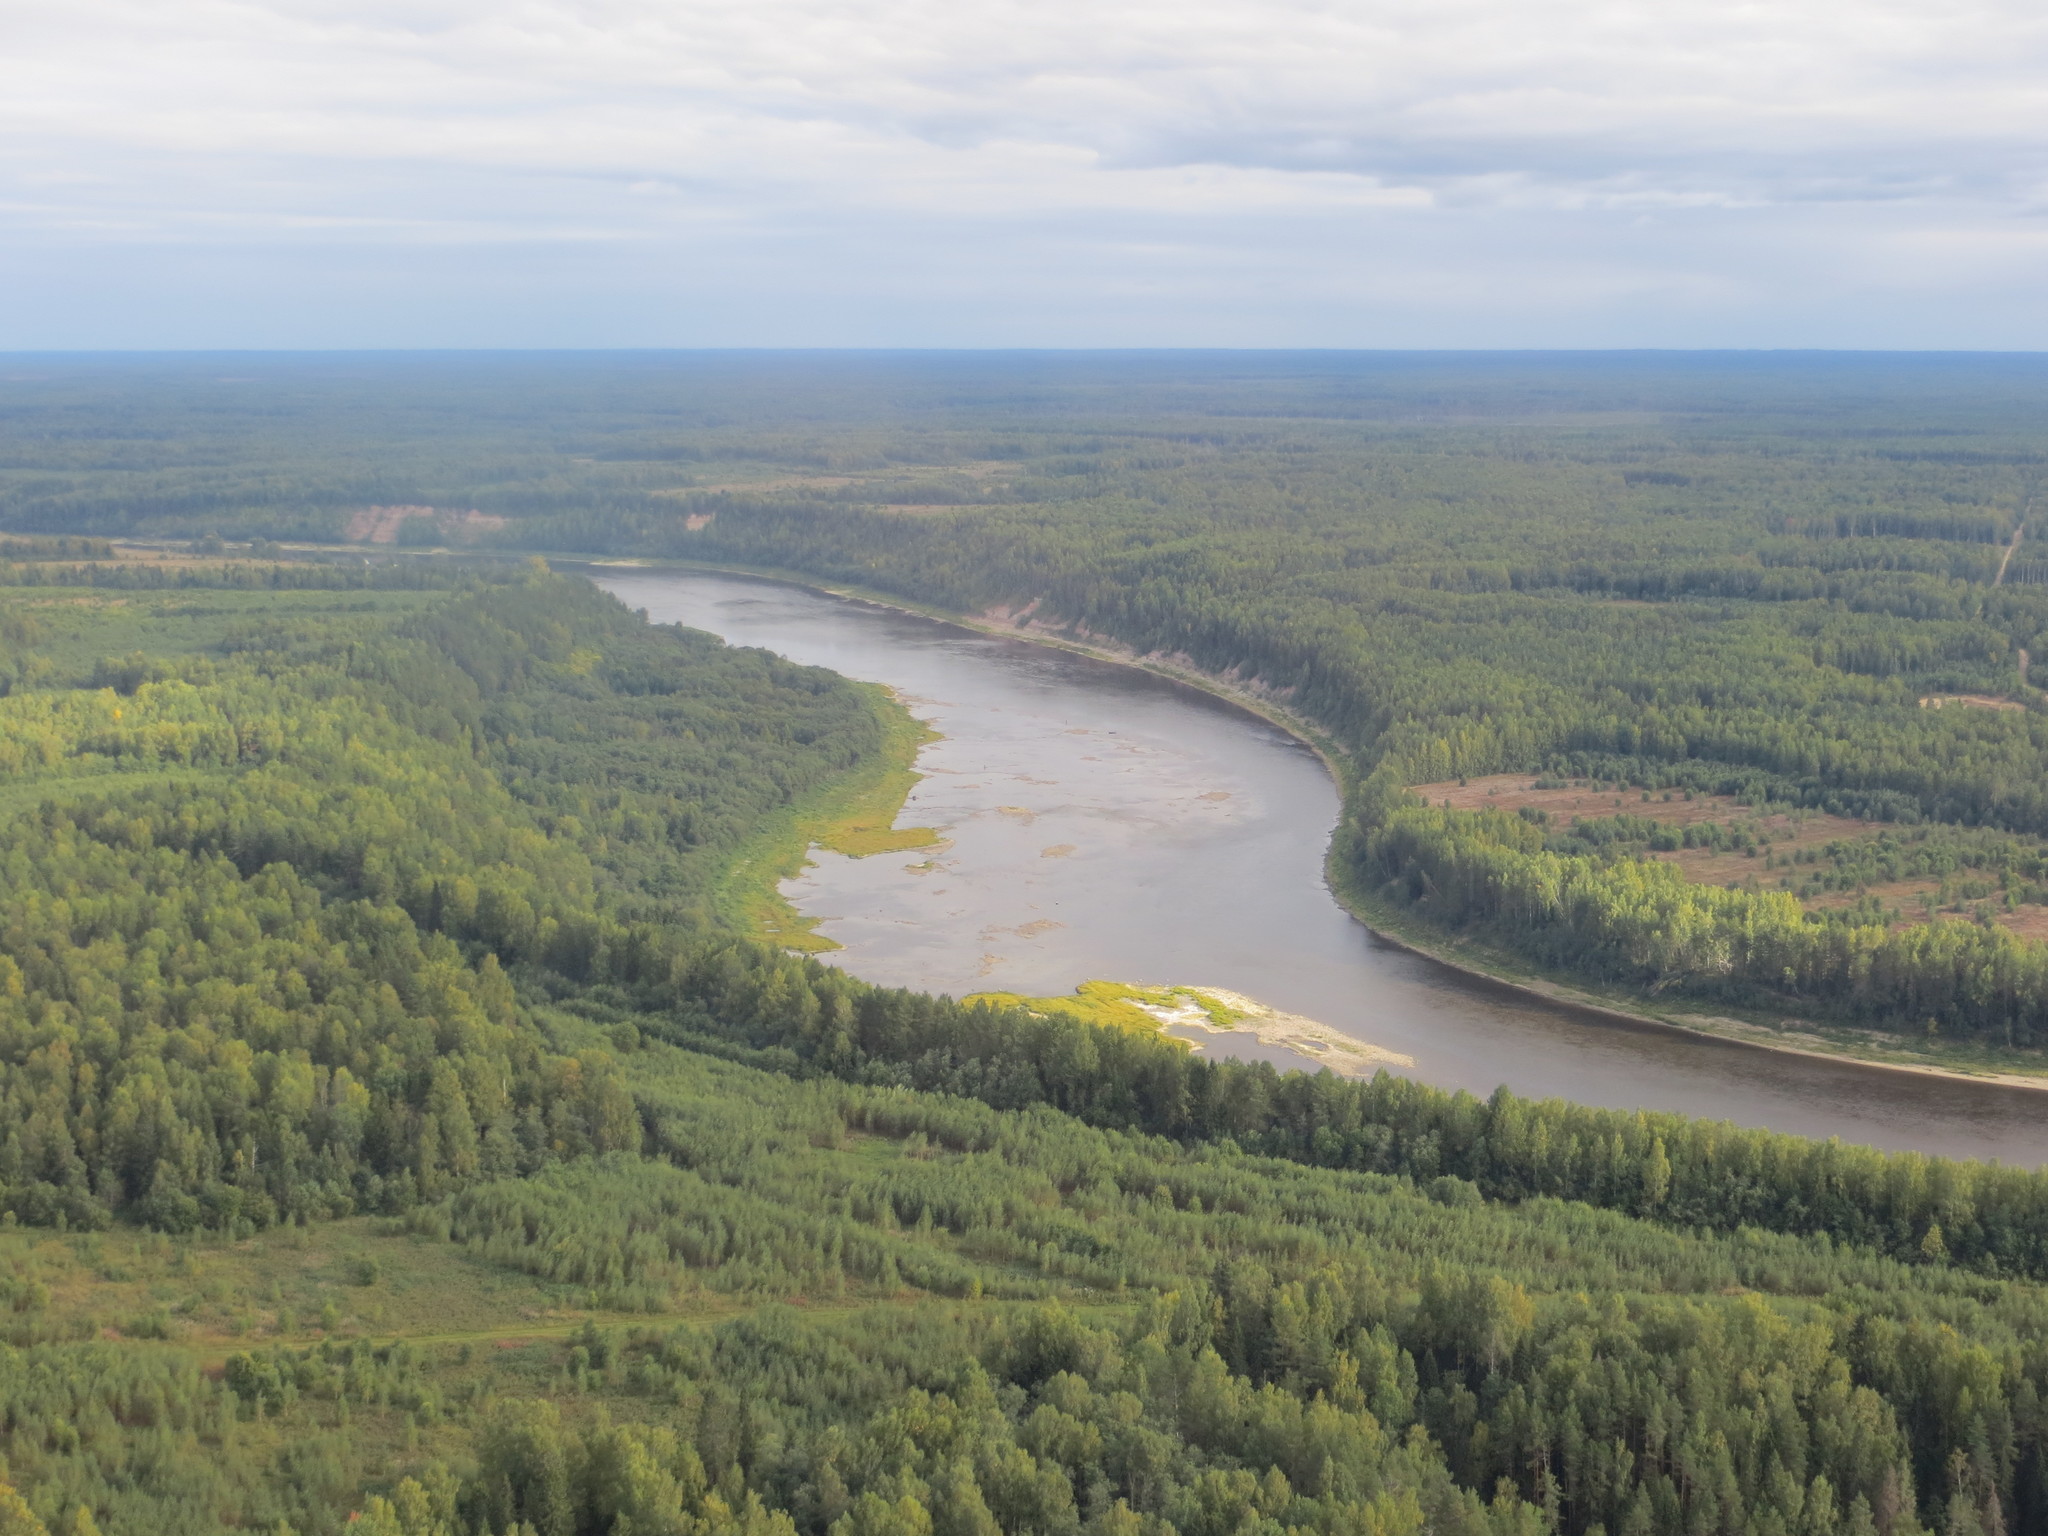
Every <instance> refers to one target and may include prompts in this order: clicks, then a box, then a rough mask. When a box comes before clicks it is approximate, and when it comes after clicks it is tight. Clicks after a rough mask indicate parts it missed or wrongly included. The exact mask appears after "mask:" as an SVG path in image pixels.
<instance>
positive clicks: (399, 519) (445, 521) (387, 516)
mask: <svg viewBox="0 0 2048 1536" xmlns="http://www.w3.org/2000/svg"><path fill="white" fill-rule="evenodd" d="M415 517H430V518H432V519H434V522H435V524H436V530H435V531H436V532H438V533H439V534H440V536H441V537H442V538H443V539H446V540H449V541H451V542H459V541H461V540H462V539H465V538H474V537H476V536H477V535H479V534H484V533H495V532H496V531H497V530H499V529H500V528H503V527H504V526H505V519H504V518H502V517H498V516H495V515H494V514H492V513H489V512H479V511H478V510H477V509H476V508H475V507H471V508H469V509H468V510H466V511H457V510H455V509H453V508H447V507H364V508H362V509H361V510H360V511H357V512H352V513H350V514H349V519H348V522H347V523H346V524H344V525H343V528H342V537H343V538H344V539H346V540H347V541H348V542H349V543H351V544H396V543H397V542H398V530H399V529H400V528H402V527H404V526H405V524H406V523H407V522H408V521H410V520H411V519H413V518H415Z"/></svg>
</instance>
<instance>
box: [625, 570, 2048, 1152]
mask: <svg viewBox="0 0 2048 1536" xmlns="http://www.w3.org/2000/svg"><path fill="white" fill-rule="evenodd" d="M593 574H596V575H597V576H598V578H599V580H600V584H601V585H603V586H604V587H606V588H607V589H609V590H611V591H612V592H615V593H617V594H618V596H619V597H620V598H621V599H622V600H624V601H625V602H626V603H627V604H628V605H630V606H632V607H635V608H644V609H646V610H647V612H648V614H649V616H650V617H651V618H653V619H654V620H656V621H657V622H662V623H681V624H687V625H690V626H691V627H693V628H697V629H704V630H709V631H710V632H711V633H713V634H716V635H721V636H723V637H724V638H725V639H727V640H728V641H730V642H732V643H733V644H735V645H752V646H762V647H765V648H766V649H768V650H771V651H775V652H777V653H779V654H781V655H784V656H788V657H790V658H792V659H794V660H796V661H800V662H807V663H811V664H814V665H817V666H822V667H829V668H831V669H832V670H833V671H835V672H840V673H843V674H845V675H846V676H848V677H856V678H862V679H865V680H868V681H871V682H877V683H882V684H886V685H887V686H889V687H890V688H892V689H894V690H896V692H897V694H898V695H899V697H901V698H902V699H903V701H904V702H905V703H906V704H907V705H908V706H909V707H910V709H911V710H912V712H913V713H915V714H916V715H918V716H919V717H920V718H922V719H924V720H926V721H928V722H929V723H930V724H931V726H932V728H933V729H934V730H936V731H938V732H939V733H940V739H939V740H937V741H935V742H933V743H931V744H930V745H929V746H927V747H926V748H925V749H924V751H923V752H922V753H921V754H920V756H919V758H918V764H917V766H918V769H919V771H920V772H922V773H923V774H924V775H926V777H925V778H924V779H923V781H922V782H920V783H919V784H918V786H917V787H916V788H915V789H914V790H913V791H912V792H911V796H910V800H909V802H908V804H907V805H906V806H905V807H904V812H903V815H902V817H901V818H900V819H899V822H898V824H899V825H901V826H929V827H934V828H937V829H939V830H940V831H941V832H942V833H943V834H944V837H945V839H946V841H945V843H944V844H942V845H941V846H939V847H937V848H934V849H931V850H923V851H919V852H916V853H910V854H894V855H877V856H875V857H871V858H866V859H849V858H845V857H843V856H841V855H838V854H834V853H829V852H824V851H821V850H819V851H814V852H813V854H812V859H813V861H814V862H813V864H812V866H811V867H810V868H808V869H806V870H805V871H804V872H803V873H802V874H801V875H800V876H798V877H796V878H795V879H793V880H791V881H789V882H788V883H787V884H786V885H785V886H784V891H785V893H786V894H787V895H788V896H789V898H790V900H791V901H792V902H793V903H794V904H795V905H796V906H797V907H798V909H799V910H801V911H802V912H804V913H805V914H806V915H809V916H814V917H818V918H820V919H821V922H820V924H819V928H818V931H819V932H821V933H823V934H824V935H826V936H827V937H829V938H831V939H834V940H836V941H837V942H838V943H839V944H841V945H843V946H844V948H843V949H841V950H839V951H837V952H835V953H833V954H831V955H830V956H828V957H827V958H828V959H830V960H831V962H832V963H834V964H837V965H842V966H844V967H845V968H846V969H848V970H849V971H852V972H853V973H854V974H856V975H858V976H862V977H865V978H866V979H868V980H870V981H875V982H880V983H883V984H886V985H890V986H902V987H915V988H918V989H920V990H925V991H932V992H946V993H951V994H953V995H955V996H959V995H961V994H963V993H968V992H975V991H986V990H1000V991H1008V992H1021V993H1026V994H1030V995H1035V996H1046V995H1052V994H1056V993H1063V992H1068V991H1071V990H1072V989H1073V988H1074V987H1075V986H1077V985H1078V984H1079V983H1081V982H1083V981H1086V980H1089V979H1092V978H1105V979H1111V980H1117V981H1130V982H1154V983H1180V984H1189V985H1198V986H1212V987H1222V988H1228V989H1229V990H1231V991H1234V992H1241V993H1244V994H1247V995H1249V996H1251V997H1254V998H1256V999H1258V1000H1259V1001H1261V1002H1263V1003H1266V1004H1269V1005H1271V1006H1273V1007H1275V1008H1279V1009H1283V1010H1286V1011H1288V1012H1291V1013H1298V1014H1303V1015H1306V1016H1307V1017H1309V1018H1313V1019H1318V1020H1321V1021H1322V1022H1324V1023H1326V1024H1329V1025H1331V1026H1333V1027H1334V1028H1336V1029H1339V1030H1341V1031H1343V1032H1344V1033H1345V1034H1347V1035H1350V1036H1352V1037H1354V1038H1356V1039H1359V1040H1363V1041H1367V1042H1370V1043H1371V1044H1373V1045H1376V1046H1380V1047H1382V1048H1384V1049H1387V1050H1390V1051H1395V1052H1399V1053H1402V1054H1404V1055H1407V1056H1410V1057H1412V1058H1413V1059H1414V1062H1415V1066H1414V1068H1413V1072H1414V1075H1416V1076H1418V1077H1420V1078H1423V1079H1425V1080H1426V1081H1428V1082H1431V1083H1436V1084H1439V1085H1441V1086H1444V1087H1448V1088H1467V1089H1470V1090H1471V1091H1472V1092H1474V1093H1477V1094H1480V1095H1485V1094H1488V1093H1491V1092H1492V1091H1493V1089H1494V1088H1495V1087H1496V1086H1498V1085H1499V1084H1501V1083H1506V1084H1507V1085H1508V1086H1509V1087H1510V1088H1512V1089H1513V1090H1514V1091H1515V1092H1516V1093H1520V1094H1526V1095H1530V1096H1545V1095H1553V1094H1554V1095H1559V1096H1562V1097H1566V1098H1571V1099H1576V1100H1578V1101H1580V1102H1582V1103H1591V1104H1602V1105H1609V1106H1612V1107H1615V1108H1621V1109H1635V1108H1649V1109H1668V1110H1679V1111H1682V1112H1684V1113H1687V1114H1693V1115H1704V1116H1708V1117H1711V1118H1716V1119H1728V1120H1733V1121H1736V1122H1737V1123H1739V1124H1743V1125H1755V1126H1768V1127H1770V1128H1771V1129H1773V1130H1780V1131H1791V1132H1796V1133H1798V1134H1800V1135H1806V1136H1839V1137H1841V1138H1842V1139H1843V1140H1844V1141H1852V1142H1863V1143H1867V1144H1869V1145H1873V1146H1879V1147H1887V1148H1895V1149H1903V1148H1915V1149H1918V1150H1920V1151H1924V1152H1930V1153H1942V1154H1946V1155H1949V1156H1956V1157H1997V1158H2000V1159H2003V1160H2004V1161H2007V1162H2012V1163H2023V1164H2027V1165H2038V1164H2041V1163H2044V1162H2048V1094H2042V1093H2039V1092H2034V1091H2029V1090H2026V1089H2014V1088H2001V1087H1998V1086H1995V1085H1989V1084H1973V1083H1966V1082H1958V1081H1953V1080H1945V1079H1940V1078H1933V1077H1926V1076H1915V1075H1907V1074H1902V1073H1895V1072H1885V1071H1881V1070H1877V1069H1873V1068H1868V1067H1859V1066H1856V1065H1854V1064H1851V1063H1835V1062H1830V1061H1824V1060H1817V1059H1812V1058H1806V1057H1800V1056H1792V1055H1786V1054H1783V1053H1777V1052H1767V1051H1762V1050H1758V1049H1755V1048H1753V1047H1747V1046H1743V1045H1739V1044H1736V1043H1733V1042H1724V1041H1717V1040H1712V1039H1706V1038H1699V1037H1693V1036H1683V1035H1677V1034H1674V1033H1671V1032H1669V1031H1665V1030H1658V1029H1651V1028H1638V1027H1631V1026H1629V1025H1626V1024H1619V1023H1612V1022H1608V1021H1605V1020H1601V1019H1597V1018H1595V1017H1592V1016H1590V1015H1586V1014H1582V1013H1577V1012H1574V1011H1573V1010H1570V1009H1568V1008H1564V1007H1555V1006H1550V1005H1546V1004H1543V1003H1541V1002H1538V1001H1535V1000H1533V999H1529V998H1526V997H1523V996H1521V995H1519V994H1517V993H1514V992H1511V991H1509V990H1507V989H1505V988H1501V987H1496V986H1492V985H1489V984H1487V983H1486V982H1484V981H1480V980H1477V979H1475V978H1471V977H1467V976H1465V975H1463V974H1461V973H1459V972H1457V971H1454V970H1452V969H1450V968H1449V967H1446V966H1443V965H1439V964H1437V963H1436V962H1434V961H1431V960H1427V959H1424V958H1422V957H1419V956H1416V955H1413V954H1410V953H1408V952H1407V951H1405V950H1402V949H1400V948H1398V947H1397V946H1394V945H1391V944H1388V943H1385V942H1383V941H1381V940H1379V939H1377V938H1375V937H1374V936H1373V935H1372V934H1371V933H1370V932H1369V931H1368V930H1367V929H1366V928H1364V927H1363V926H1362V925H1360V924H1359V923H1358V922H1357V921H1356V920H1354V919H1353V918H1352V917H1350V916H1349V915H1348V914H1347V913H1346V912H1345V911H1344V910H1343V909H1342V908H1341V907H1339V906H1338V905H1337V903H1336V901H1335V900H1334V898H1332V896H1331V895H1330V892H1329V890H1328V889H1327V887H1326V886H1325V884H1324V880H1323V872H1322V867H1323V853H1324V849H1325V847H1326V845H1327V843H1328V841H1329V835H1330V830H1331V828H1332V827H1333V825H1334V824H1335V821H1336V817H1337V812H1338V799H1337V792H1336V788H1335V786H1334V785H1332V783H1331V782H1330V779H1329V776H1328V774H1327V773H1326V772H1325V771H1324V769H1323V766H1322V764H1321V763H1320V762H1319V761H1318V760H1317V759H1316V757H1315V755H1314V754H1313V753H1312V752H1310V751H1309V750H1308V749H1307V748H1305V747H1304V746H1302V745H1301V744H1300V743H1299V742H1297V741H1295V740H1294V739H1293V738H1292V737H1290V736H1288V735H1286V734H1285V733H1283V732H1281V731H1279V730H1277V729H1276V728H1274V727H1273V726H1271V725H1269V724H1267V723H1266V722H1265V721H1263V720H1260V719H1258V718H1257V717H1255V716H1253V715H1250V714H1248V713H1246V712H1245V711H1242V710H1240V709H1237V708H1236V707H1234V706H1232V705H1230V704H1228V703H1226V702H1224V701H1222V700H1219V699H1216V698H1213V697H1211V696H1210V695H1208V694H1205V693H1202V692H1200V691H1199V690H1197V689H1194V688H1190V687H1187V686H1185V685H1182V684H1179V683H1175V682H1173V681H1171V680H1169V679H1166V678H1161V677H1157V676H1154V675H1152V674H1150V673H1147V672H1143V671H1139V670H1136V669H1133V668H1129V667H1120V666H1116V665H1114V664H1112V663H1109V662H1105V661H1098V660H1095V659H1093V658H1090V657H1086V656H1080V655H1075V654H1073V653H1071V652H1066V651H1060V650H1055V649H1052V648H1049V647H1046V646H1040V645H1033V644H1031V643H1029V642H1027V641H1023V640H1013V639H1008V638H1003V637H997V636H990V635H984V634H980V633H978V632H975V631H972V630H965V629H961V628H959V627H957V626H953V625H949V624H943V623H940V622H937V621H935V620H930V619H924V618H919V617H915V616H913V615H909V614H904V613H900V612H897V611H895V610H892V609H886V608H879V607H875V606H873V605H870V604H865V603H859V602H854V601H850V600H847V599H841V598H835V597H828V596H824V595H822V594H818V593H814V592H811V591H808V590H805V589H803V588H799V587H792V586H787V585H783V584H778V583H772V582H764V581H756V580H752V579H749V578H745V577H737V576H724V575H713V574H700V573H694V572H680V571H632V572H628V571H625V570H618V569H612V570H600V571H597V572H594V573H593ZM1207 1045H1208V1048H1209V1049H1210V1050H1212V1051H1221V1052H1224V1053H1226V1054H1235V1055H1243V1056H1264V1057H1266V1058H1267V1059H1272V1060H1274V1061H1276V1062H1277V1063H1278V1064H1280V1065H1282V1066H1286V1065H1292V1064H1296V1063H1298V1062H1299V1060H1300V1058H1294V1057H1290V1055H1289V1053H1287V1052H1285V1051H1275V1050H1271V1049H1269V1048H1267V1047H1264V1046H1261V1045H1259V1044H1257V1043H1256V1042H1255V1041H1252V1040H1250V1039H1249V1038H1232V1039H1225V1040H1222V1041H1218V1040H1216V1039H1215V1038H1214V1037H1210V1038H1209V1040H1208V1042H1207Z"/></svg>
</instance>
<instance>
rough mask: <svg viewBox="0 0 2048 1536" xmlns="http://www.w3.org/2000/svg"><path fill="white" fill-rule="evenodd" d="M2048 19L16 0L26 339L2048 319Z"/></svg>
mask: <svg viewBox="0 0 2048 1536" xmlns="http://www.w3.org/2000/svg"><path fill="white" fill-rule="evenodd" d="M2044 150H2048V5H2044V4H2043V3H2042V0H1942V3H1939V4H1937V3H1934V0H1776V3H1761V4H1759V3H1741V0H1170V3H1169V0H1030V3H1017V0H586V3H567V0H525V3H509V0H499V3H491V0H402V3H401V0H0V347H10V348H19V347H69V346H85V347H110V346H111V347H120V346H139V347H158V346H178V347H185V346H260V347H268V346H314V347H329V346H342V347H347V346H707V345H708V346H729V345H765V346H791V345H798V346H804V345H817V346H876V345H880V346H892V345H903V346H990V345H998V346H1013V345H1022V346H1130V345H1137V346H1196V345H1200V346H1210V345H1221V346H1344V347H1354V346H1355V347H1431V346H1450V347H1473V346H1489V347H1490V346H1502V347H1523V346H1562V347H1579V346H1600V347H1605V346H1683V347H1694V346H1740V347H1754V346H1764V347H1778V346H1786V347H1803V346H1824V347H1825V346H1842V347H1911V348H1917V347H1961V348H1980V347H1990V348H2011V347H2017V348H2029V349H2048V154H2044Z"/></svg>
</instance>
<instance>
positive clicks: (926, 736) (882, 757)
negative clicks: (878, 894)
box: [717, 683, 941, 954]
mask: <svg viewBox="0 0 2048 1536" xmlns="http://www.w3.org/2000/svg"><path fill="white" fill-rule="evenodd" d="M848 686H849V687H851V688H854V689H857V690H858V691H859V692H860V693H862V694H863V695H865V696H866V698H867V700H868V702H869V704H870V706H871V707H872V708H873V710H874V712H875V715H876V718H877V719H878V721H879V722H880V726H881V744H880V748H879V750H878V751H876V752H875V753H873V754H872V755H870V756H868V757H865V758H863V759H862V760H861V761H860V762H859V763H858V764H856V765H855V766H854V767H853V768H852V769H851V770H850V772H849V773H848V774H847V775H846V776H845V777H844V778H842V779H839V780H836V781H834V782H832V783H830V784H826V785H823V786H821V787H820V788H818V789H816V790H814V791H813V792H812V793H811V794H810V795H808V796H806V797H805V798H803V799H800V800H798V801H796V802H795V803H793V804H791V805H789V806H786V807H784V808H783V809H782V810H780V811H778V812H776V813H775V814H774V815H772V816H770V817H769V818H768V819H767V820H766V821H764V822H763V823H762V824H761V825H760V826H759V827H758V828H757V829H756V830H755V832H754V834H753V836H752V837H750V838H749V839H748V840H747V842H746V844H745V845H744V846H743V847H742V848H741V849H740V850H739V852H738V854H737V855H736V856H735V857H734V859H733V861H732V863H731V865H730V866H729V867H728V868H727V870H726V872H725V874H724V876H723V878H722V880H721V882H720V884H719V887H718V894H717V902H718V906H719V909H720V911H721V912H722V913H723V914H724V916H725V918H726V919H727V921H729V922H730V923H731V924H732V925H733V926H734V927H735V928H736V929H738V930H739V931H740V932H741V933H744V934H746V935H748V936H749V937H751V938H755V939H759V940H760V941H761V942H763V943H765V944H777V945H780V946H782V947H783V948H784V949H794V950H801V951H803V952H805V953H811V954H816V953H822V952H824V951H826V950H831V949H837V948H838V947H839V946H838V945H837V944H836V943H834V942H833V941H832V940H831V939H828V938H826V937H825V936H824V935H823V934H821V933H819V932H817V931H816V930H817V925H818V922H819V919H817V918H814V917H805V916H804V915H803V914H802V913H801V912H799V911H797V910H796V908H795V907H793V906H791V905H790V903H789V901H788V900H787V899H786V898H785V897H784V896H783V894H782V889H781V887H782V882H783V881H785V880H787V879H788V878H789V877H790V876H792V875H794V874H796V873H797V872H798V871H799V870H801V869H802V868H803V867H804V863H805V859H806V856H807V855H808V854H809V852H810V850H811V849H812V848H826V849H829V850H831V851H832V852H833V853H841V854H845V855H846V856H847V857H848V858H853V859H864V858H867V857H869V856H870V855H872V854H878V853H905V852H908V851H910V850H912V849H916V848H929V847H931V846H932V845H934V844H935V843H938V842H940V841H941V838H940V836H939V833H938V831H937V830H936V829H935V828H932V827H897V826H895V825H893V823H894V822H895V820H896V817H897V816H898V815H899V814H900V813H901V812H902V810H903V803H904V801H906V800H907V799H909V798H910V792H911V790H912V789H914V788H916V786H917V782H918V780H919V779H921V778H923V777H924V775H923V774H921V773H919V772H917V770H916V769H915V768H914V767H912V766H911V765H912V764H913V763H914V762H915V761H916V760H917V754H918V750H919V749H920V748H922V747H923V746H924V745H925V743H926V742H930V741H937V740H938V739H939V735H938V732H936V731H934V730H933V729H931V727H930V726H928V725H926V724H925V723H924V722H923V721H921V720H919V719H918V718H917V717H916V716H915V715H913V714H911V712H910V711H909V710H908V709H905V708H904V707H903V704H902V702H901V701H900V700H899V699H897V698H896V697H895V696H894V695H893V694H892V693H891V692H890V691H889V690H888V689H886V688H882V687H878V686H876V685H875V684H872V683H852V684H849V685H848Z"/></svg>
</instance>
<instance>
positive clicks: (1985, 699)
mask: <svg viewBox="0 0 2048 1536" xmlns="http://www.w3.org/2000/svg"><path fill="white" fill-rule="evenodd" d="M1949 704H1955V705H1960V706H1961V707H1962V708H1964V709H2025V708H2026V707H2027V706H2026V705H2024V704H2022V703H2020V702H2019V700H2017V699H2007V698H2001V697H2000V696H1998V695H1997V694H1992V693H1930V694H1929V695H1928V696H1927V697H1926V698H1924V699H1922V700H1921V701H1920V707H1921V708H1922V709H1940V708H1942V707H1944V706H1945V705H1949Z"/></svg>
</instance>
